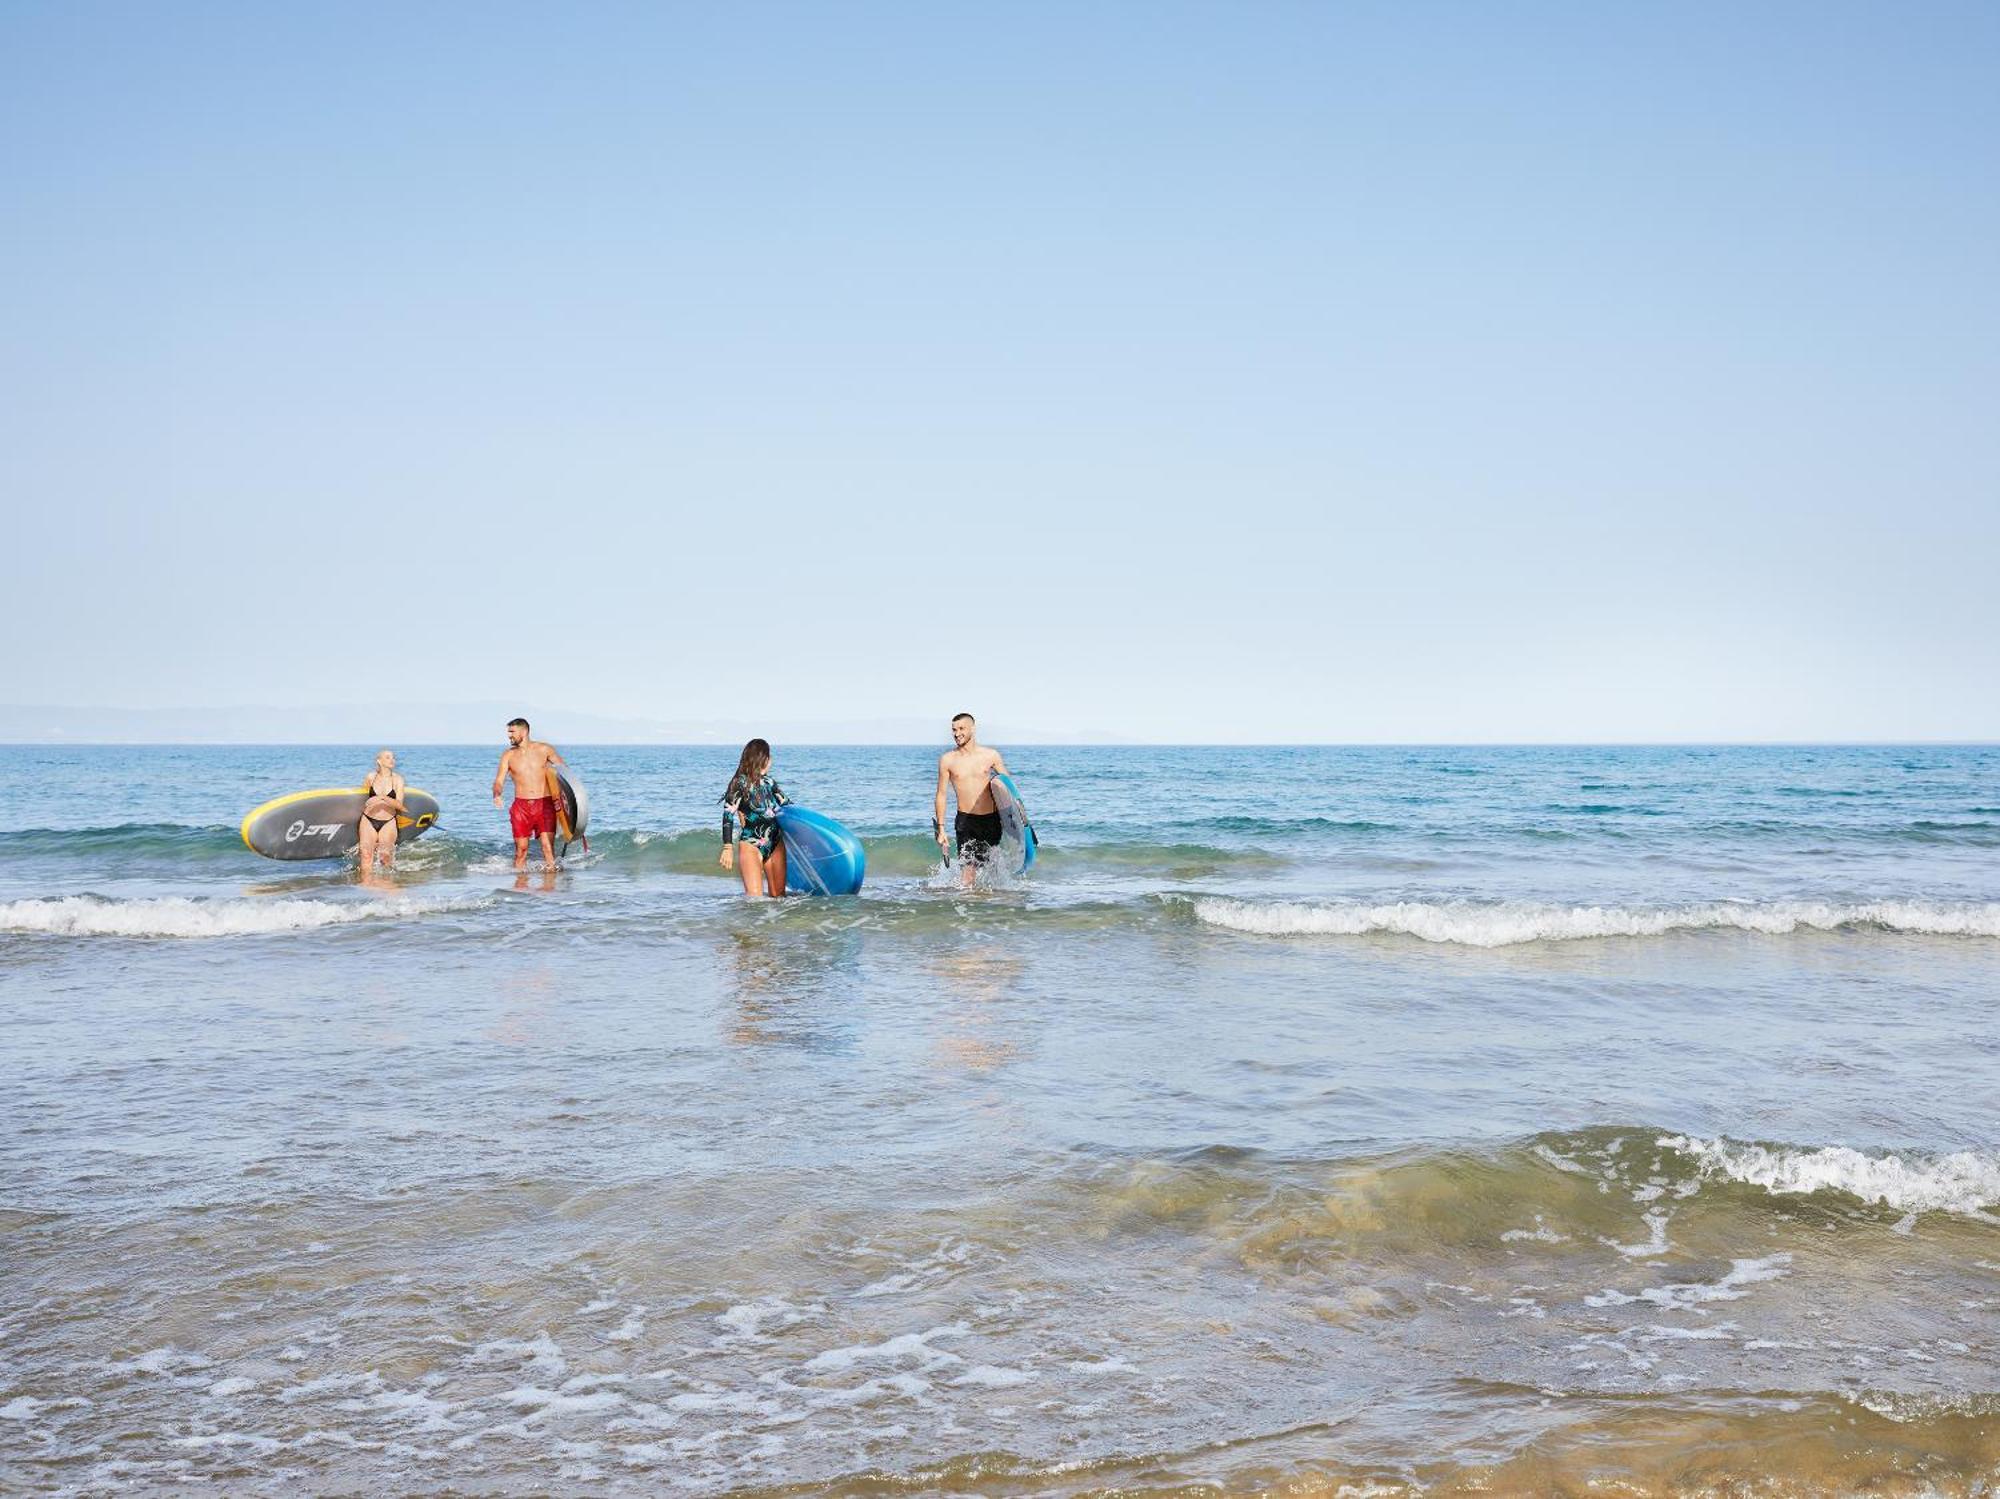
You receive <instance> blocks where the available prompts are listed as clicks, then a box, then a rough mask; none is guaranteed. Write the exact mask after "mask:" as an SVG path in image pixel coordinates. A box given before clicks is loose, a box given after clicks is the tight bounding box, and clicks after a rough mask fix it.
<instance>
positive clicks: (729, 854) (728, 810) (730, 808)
mask: <svg viewBox="0 0 2000 1499" xmlns="http://www.w3.org/2000/svg"><path fill="white" fill-rule="evenodd" d="M742 831H743V819H742V816H741V815H740V814H739V813H738V811H737V807H736V803H735V802H724V803H723V804H722V857H721V858H720V859H719V860H717V862H718V863H720V864H721V865H722V867H723V868H724V869H733V868H735V867H736V840H737V838H738V837H740V836H741V834H742Z"/></svg>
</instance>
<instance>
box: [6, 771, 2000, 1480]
mask: <svg viewBox="0 0 2000 1499" xmlns="http://www.w3.org/2000/svg"><path fill="white" fill-rule="evenodd" d="M399 750H400V753H401V757H402V762H403V769H404V771H405V773H406V774H407V775H408V776H409V778H410V780H411V782H412V784H414V785H420V786H423V787H425V788H426V789H428V790H430V791H432V792H433V793H435V794H436V795H438V796H439V798H440V800H441V802H442V803H443V805H444V809H445V811H444V824H445V826H444V827H443V828H442V829H441V830H440V831H438V832H436V833H433V834H431V835H429V836H427V837H425V838H424V839H422V840H420V841H418V842H416V843H414V844H412V845H410V846H408V847H407V848H406V849H405V850H404V852H403V855H402V860H401V867H400V868H399V869H398V871H397V874H396V876H395V882H394V885H393V887H389V888H379V889H376V888H367V889H364V888H362V887H360V886H359V885H357V883H356V881H355V879H354V877H353V875H352V873H351V871H347V870H343V869H340V868H338V867H333V866H327V867H318V866H312V865H279V864H273V863H268V862H266V861H263V860H260V859H258V858H256V857H255V856H254V855H251V854H250V853H248V852H247V851H246V850H244V849H243V848H242V846H241V844H240V842H238V841H237V840H236V836H235V833H234V828H233V824H234V822H235V820H236V819H237V818H239V817H240V816H241V814H242V813H243V812H244V811H246V810H248V807H249V806H250V805H251V804H253V803H254V802H256V801H259V800H262V799H264V798H265V797H266V796H269V795H275V794H278V793H279V792H282V791H286V790H291V789H296V788H299V787H302V786H307V785H319V784H327V783H334V782H340V781H344V780H348V779H356V780H358V778H359V775H360V772H361V770H362V769H363V768H365V766H366V764H367V761H368V758H369V752H368V751H367V750H366V749H363V750H361V751H358V752H357V751H355V750H352V749H349V750H324V749H308V748H285V749H269V748H257V749H212V748H201V749H185V750H182V749H143V750H142V749H109V748H107V749H74V750H63V751H44V750H25V751H16V752H14V753H16V754H17V755H19V756H20V757H22V758H23V759H24V760H25V761H26V768H27V770H28V773H29V777H30V780H29V784H32V785H34V786H35V787H37V804H36V807H35V811H34V815H33V819H32V820H33V821H34V822H35V823H36V824H37V826H36V827H35V828H32V829H28V830H23V831H17V832H13V833H7V834H0V1021H4V1024H5V1026H6V1031H7V1036H8V1051H9V1056H10V1059H11V1061H12V1063H13V1066H12V1068H11V1071H12V1073H13V1074H14V1076H15V1079H16V1082H15V1086H14V1087H12V1088H10V1089H8V1090H6V1091H5V1092H4V1094H0V1276H4V1291H5V1294H4V1297H0V1487H5V1488H7V1489H9V1490H25V1491H31V1492H79V1493H83V1492H116V1491H119V1490H120V1489H121V1488H131V1489H138V1490H144V1489H147V1488H151V1487H155V1486H160V1485H164V1484H166V1483H169V1482H177V1481H182V1480H201V1481H206V1482H210V1483H215V1484H219V1485H221V1486H222V1487H223V1488H224V1489H226V1490H230V1491H241V1492H245V1493H265V1492H273V1493H275V1492H279V1491H281V1490H288V1489H290V1490H296V1489H299V1488H301V1487H303V1488H304V1489H305V1490H306V1491H309V1492H326V1491H336V1492H384V1493H390V1492H410V1491H425V1492H438V1491H455V1492H465V1493H533V1492H549V1491H556V1492H575V1493H616V1492H632V1493H651V1492H656V1491H659V1490H661V1489H663V1488H670V1487H671V1488H678V1489H684V1490H687V1491H690V1492H697V1493H715V1492H726V1491H737V1490H744V1491H751V1492H769V1491H779V1492H785V1491H793V1490H815V1489H820V1488H833V1489H836V1490H838V1491H841V1492H852V1493H876V1492H881V1493H890V1492H930V1491H948V1492H957V1493H994V1494H1000V1493H1030V1492H1032V1493H1070V1492H1077V1493H1081V1492H1102V1491H1105V1490H1117V1491H1121V1492H1161V1493H1165V1492H1177V1491H1180V1490H1182V1489H1183V1488H1188V1487H1190V1486H1197V1485H1200V1486H1211V1487H1219V1488H1221V1489H1223V1490H1226V1491H1231V1492H1254V1491H1266V1490H1270V1491H1282V1492H1286V1493H1320V1492H1324V1493H1329V1494H1330V1493H1335V1492H1339V1491H1340V1490H1341V1489H1342V1488H1343V1487H1347V1488H1349V1489H1350V1490H1352V1491H1356V1492H1368V1491H1370V1489H1369V1486H1370V1485H1373V1486H1375V1489H1376V1490H1377V1491H1383V1492H1392V1493H1394V1492H1440V1493H1457V1492H1474V1491H1477V1492H1502V1493H1508V1492H1518V1493H1544V1492H1550V1491H1563V1490H1565V1489H1575V1490H1579V1491H1581V1490H1582V1489H1584V1488H1586V1487H1588V1486H1590V1485H1593V1484H1594V1485H1597V1486H1598V1487H1599V1488H1600V1489H1603V1488H1605V1487H1606V1486H1610V1489H1611V1491H1614V1492H1618V1491H1624V1492H1635V1493H1655V1492H1657V1493H1702V1492H1718V1493H1721V1492H1757V1493H1765V1492H1769V1493H1792V1492H1797V1493H1820V1492H1828V1491H1835V1492H1838V1491H1855V1492H1859V1491H1863V1490H1867V1491H1869V1492H1891V1493H1893V1492H1910V1493H1918V1492H1939V1493H1967V1494H1970V1493H1974V1492H1982V1491H1983V1490H1982V1489H1981V1488H1980V1485H1982V1484H1984V1485H1987V1486H1989V1487H1990V1485H1991V1484H1992V1483H1993V1482H1994V1481H1995V1480H1996V1478H2000V1434H1996V1433H2000V1137H1996V1130H1995V1126H1994V1123H1993V1121H1994V1120H1995V1118H2000V1069H1996V1065H1995V1063H1996V1060H2000V1057H1997V1056H1996V1053H2000V1042H1996V1039H1995V1038H1996V1030H1995V1027H1994V1025H1993V1021H1992V1003H1993V997H1994V995H1995V993H1996V991H2000V862H1996V861H2000V777H1996V772H2000V752H1996V751H1994V750H1990V749H1980V748H1913V749H1882V748H1869V749H1770V750H1742V749H1714V750H1710V749H1562V750H1540V749H1493V750H1459V749H1451V750H1442V749H1419V750H1406V749H1393V750H1300V749H1287V750H1239V749H1205V750H1194V749H1180V750H1174V749H1146V750H1117V751H1105V750H1081V749H1042V748H1036V749H1024V750H1021V751H1019V752H1017V753H1015V754H1013V755H1011V756H1010V764H1011V765H1012V767H1013V769H1014V770H1015V771H1016V774H1017V778H1018V779H1019V780H1020V782H1021V785H1022V789H1023V791H1024V793H1025V794H1026V795H1027V797H1028V799H1029V803H1030V808H1031V811H1032V812H1033V814H1034V816H1035V819H1036V823H1037V826H1038V829H1039V831H1040V832H1041V834H1042V836H1043V838H1044V840H1045V853H1044V856H1043V858H1042V860H1041V862H1040V863H1038V865H1037V866H1036V869H1035V870H1034V872H1033V873H1032V874H1031V875H1030V876H1029V877H1027V878H1026V879H1024V880H1018V881H1008V880H1001V881H999V882H997V883H996V884H994V885H993V886H990V887H989V886H982V887H981V888H977V889H974V890H971V891H964V890H961V889H960V888H958V887H957V885H956V884H955V882H954V881H952V880H951V879H950V878H949V877H947V876H940V875H939V874H937V873H936V872H935V871H934V870H932V869H931V868H930V864H929V860H928V858H927V856H926V854H925V852H924V839H923V837H922V835H921V829H922V828H923V827H924V825H925V823H926V822H927V820H928V818H929V815H930V814H929V800H930V790H931V786H932V783H933V779H934V769H933V761H934V754H935V752H934V751H931V750H920V749H820V750H798V751H789V750H787V749H786V748H785V747H782V746H781V747H780V759H779V764H778V767H777V774H778V776H779V779H780V780H781V781H782V782H784V783H785V785H786V786H787V789H788V790H790V791H791V792H792V794H793V795H794V796H795V797H797V798H798V799H799V800H801V801H802V802H805V803H807V804H810V805H813V806H816V807H818V808H819V809H820V810H823V811H826V812H829V813H832V814H833V815H835V816H839V817H841V818H843V819H844V820H846V821H848V822H849V823H851V824H852V825H853V826H854V827H855V828H856V830H857V831H859V832H861V833H862V834H863V835H864V836H865V837H866V838H867V839H868V844H869V861H870V878H869V883H868V886H867V889H866V890H865V891H864V893H863V894H862V895H861V896H860V897H858V898H854V899H849V900H838V901H827V900H806V899H792V900H787V901H785V902H783V903H763V904H750V903H746V902H744V901H743V900H742V899H741V898H740V896H739V895H736V894H733V893H732V891H733V888H734V887H733V884H732V882H731V881H730V880H729V879H728V878H727V877H725V876H724V875H723V874H722V873H721V871H720V870H718V869H717V868H716V866H715V838H714V831H713V830H714V826H715V823H716V822H717V817H716V811H717V809H716V807H715V804H714V798H715V796H716V794H717V792H718V791H719V789H720V785H721V782H722V781H723V780H724V779H725V778H726V776H727V774H728V772H729V770H730V768H731V765H732V763H733V760H732V757H731V756H730V755H729V754H728V753H727V752H726V751H714V750H699V749H665V750H661V749H638V748H618V749H595V750H592V749H583V748H577V749H572V750H570V751H569V753H570V755H571V758H572V760H573V761H574V762H575V764H576V765H577V767H578V769H579V770H580V772H581V773H582V774H583V775H584V776H585V777H586V778H587V780H588V782H589V785H590V787H591V791H592V796H593V803H594V821H595V826H594V829H593V838H592V845H593V851H592V852H591V853H590V854H589V855H587V856H586V855H582V854H581V853H580V852H579V851H573V853H575V856H574V857H572V858H571V859H570V860H569V861H568V864H567V866H566V868H565V869H564V870H563V871H562V872H560V873H555V874H549V875H543V874H540V873H536V872H531V873H530V874H529V876H528V877H527V879H526V880H525V881H524V882H518V883H517V881H516V880H515V878H514V877H513V875H512V873H511V870H510V868H509V861H508V860H507V858H506V857H505V856H504V855H503V854H502V852H501V839H502V836H503V832H504V823H503V820H502V819H501V817H500V815H499V814H497V813H494V812H493V811H492V809H491V804H490V801H488V800H486V799H485V794H484V793H485V787H486V784H487V783H488V782H489V781H490V778H491V773H492V763H493V759H494V757H495V755H496V754H497V749H496V750H495V751H491V752H489V751H487V750H483V749H482V750H477V751H474V750H469V749H462V748H455V749H424V748H420V747H399ZM913 830H915V831H913ZM1617 1485H1624V1486H1625V1487H1624V1488H1623V1489H1622V1490H1621V1489H1619V1488H1617V1487H1616V1486H1617Z"/></svg>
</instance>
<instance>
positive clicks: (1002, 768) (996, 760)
mask: <svg viewBox="0 0 2000 1499" xmlns="http://www.w3.org/2000/svg"><path fill="white" fill-rule="evenodd" d="M993 769H994V770H997V771H999V772H1000V774H1001V775H1003V776H1004V775H1006V774H1008V770H1007V762H1006V760H1004V759H1002V758H1001V755H1000V751H998V750H995V751H994V752H993Z"/></svg>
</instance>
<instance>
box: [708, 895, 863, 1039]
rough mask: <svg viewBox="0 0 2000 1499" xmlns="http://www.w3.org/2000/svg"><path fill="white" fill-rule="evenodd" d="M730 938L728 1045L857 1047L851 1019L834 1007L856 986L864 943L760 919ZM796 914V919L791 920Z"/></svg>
mask: <svg viewBox="0 0 2000 1499" xmlns="http://www.w3.org/2000/svg"><path fill="white" fill-rule="evenodd" d="M756 914H757V919H756V920H754V922H753V923H752V924H749V925H743V926H737V927H734V928H732V929H731V930H730V931H729V933H728V939H727V941H726V943H725V945H724V948H723V951H724V953H725V954H726V956H727V957H728V960H729V965H730V969H731V973H732V977H733V979H734V999H735V1014H734V1022H733V1024H732V1025H731V1027H730V1030H729V1039H730V1040H731V1041H733V1042H735V1043H736V1044H738V1045H740V1046H770V1045H783V1046H794V1047H800V1048H803V1049H804V1050H807V1051H814V1052H827V1053H832V1052H841V1051H845V1050H847V1049H849V1048H850V1047H851V1045H852V1044H853V1035H852V1026H851V1024H850V1023H849V1022H848V1021H847V1020H846V1018H845V1017H844V1016H843V1017H840V1018H839V1019H838V1022H837V1023H836V1020H835V1015H834V1012H833V1010H832V1006H833V1005H835V1004H836V1003H837V1002H838V1000H839V998H840V995H841V992H842V991H843V990H844V989H846V988H849V987H851V986H852V984H853V982H854V979H855V976H856V971H857V960H858V957H859V952H860V944H859V941H858V940H857V938H856V936H855V934H854V933H853V932H852V931H851V930H832V931H829V930H826V929H824V928H815V929H800V928H794V927H793V926H792V924H791V923H789V922H785V921H783V920H782V919H780V920H775V921H774V920H771V919H770V918H769V917H767V916H766V914H765V913H764V912H761V911H760V912H758V913H756ZM787 914H789V913H787Z"/></svg>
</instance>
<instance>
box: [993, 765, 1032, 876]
mask: <svg viewBox="0 0 2000 1499" xmlns="http://www.w3.org/2000/svg"><path fill="white" fill-rule="evenodd" d="M993 810H994V811H996V812H998V813H999V814H1000V847H1001V849H1002V850H1004V851H1005V852H1006V854H1007V867H1008V868H1009V869H1011V870H1013V872H1014V873H1015V874H1026V873H1027V872H1028V871H1029V870H1030V869H1033V868H1034V867H1035V825H1034V824H1033V823H1031V822H1029V821H1028V808H1027V806H1026V805H1025V804H1024V803H1023V802H1022V800H1021V792H1020V788H1019V787H1017V786H1016V785H1015V784H1014V778H1013V777H1012V776H1010V775H1008V774H1007V772H1006V771H1004V770H996V771H994V772H993Z"/></svg>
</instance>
